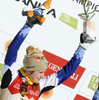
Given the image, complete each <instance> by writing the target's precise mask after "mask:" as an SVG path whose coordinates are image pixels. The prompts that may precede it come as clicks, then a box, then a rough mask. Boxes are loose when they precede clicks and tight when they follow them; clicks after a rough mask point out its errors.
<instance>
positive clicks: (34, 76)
mask: <svg viewBox="0 0 99 100" xmlns="http://www.w3.org/2000/svg"><path fill="white" fill-rule="evenodd" d="M44 73H45V70H40V71H34V72H33V73H31V74H29V75H28V77H29V78H30V80H31V81H32V82H33V83H39V81H40V79H42V78H44Z"/></svg>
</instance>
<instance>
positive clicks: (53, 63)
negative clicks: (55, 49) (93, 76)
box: [43, 50, 85, 89]
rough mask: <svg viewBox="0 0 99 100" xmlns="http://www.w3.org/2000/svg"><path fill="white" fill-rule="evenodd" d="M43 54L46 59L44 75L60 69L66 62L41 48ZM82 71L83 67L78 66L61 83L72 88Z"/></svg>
mask: <svg viewBox="0 0 99 100" xmlns="http://www.w3.org/2000/svg"><path fill="white" fill-rule="evenodd" d="M43 54H44V56H45V58H46V59H47V61H48V68H47V70H46V72H45V76H48V75H51V74H52V73H55V72H57V71H59V70H61V69H62V67H63V66H64V65H66V64H67V63H68V61H67V60H65V59H63V58H60V57H58V56H56V55H54V54H52V53H49V52H48V51H45V50H43ZM84 71H85V68H83V67H81V66H79V67H78V68H77V70H76V71H75V72H74V73H73V75H72V76H71V77H70V78H68V79H67V80H66V81H64V82H63V84H64V85H66V86H68V87H70V88H73V89H74V88H75V86H76V85H77V83H78V81H79V79H80V78H81V76H82V74H83V73H84Z"/></svg>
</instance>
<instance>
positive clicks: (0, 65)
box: [0, 63, 3, 82]
mask: <svg viewBox="0 0 99 100" xmlns="http://www.w3.org/2000/svg"><path fill="white" fill-rule="evenodd" d="M2 67H3V64H1V63H0V82H1V71H2Z"/></svg>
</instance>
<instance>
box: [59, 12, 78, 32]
mask: <svg viewBox="0 0 99 100" xmlns="http://www.w3.org/2000/svg"><path fill="white" fill-rule="evenodd" d="M59 20H60V21H62V22H64V23H65V24H67V25H69V26H70V27H72V28H74V29H75V30H76V29H77V24H78V20H77V19H75V18H73V17H71V16H69V15H67V14H64V13H61V16H60V18H59Z"/></svg>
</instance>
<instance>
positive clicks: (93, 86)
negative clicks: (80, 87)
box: [88, 75, 98, 91]
mask: <svg viewBox="0 0 99 100" xmlns="http://www.w3.org/2000/svg"><path fill="white" fill-rule="evenodd" d="M97 87H98V77H97V76H95V75H92V78H91V80H90V82H89V84H88V88H90V89H91V90H93V91H96V89H97Z"/></svg>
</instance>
